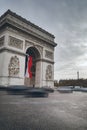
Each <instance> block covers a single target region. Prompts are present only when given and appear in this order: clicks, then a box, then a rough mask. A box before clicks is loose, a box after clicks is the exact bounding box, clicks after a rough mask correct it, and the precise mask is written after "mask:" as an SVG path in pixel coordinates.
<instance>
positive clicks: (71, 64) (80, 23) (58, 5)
mask: <svg viewBox="0 0 87 130" xmlns="http://www.w3.org/2000/svg"><path fill="white" fill-rule="evenodd" d="M8 9H10V10H12V11H13V12H15V13H17V14H18V15H20V16H22V17H23V18H26V19H27V20H29V21H30V22H32V23H34V24H35V25H37V26H39V27H41V28H43V29H45V30H46V31H48V32H49V33H52V34H53V35H54V36H55V42H56V43H58V45H57V47H56V48H55V55H54V57H55V58H54V60H55V64H54V79H56V80H60V79H76V78H77V71H79V78H87V0H44V1H43V0H0V15H2V14H3V13H4V12H6V11H7V10H8Z"/></svg>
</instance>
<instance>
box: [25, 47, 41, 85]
mask: <svg viewBox="0 0 87 130" xmlns="http://www.w3.org/2000/svg"><path fill="white" fill-rule="evenodd" d="M27 55H29V56H32V67H31V72H32V78H29V77H28V78H25V85H27V86H35V84H36V76H37V72H36V69H37V62H38V61H39V60H40V59H41V54H40V52H39V51H38V49H37V48H36V47H35V46H31V47H28V48H27V49H26V57H25V70H26V66H27V60H28V56H27Z"/></svg>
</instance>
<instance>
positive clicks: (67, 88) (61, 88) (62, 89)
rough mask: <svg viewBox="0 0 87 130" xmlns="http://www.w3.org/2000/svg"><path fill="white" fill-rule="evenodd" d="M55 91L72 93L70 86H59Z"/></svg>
mask: <svg viewBox="0 0 87 130" xmlns="http://www.w3.org/2000/svg"><path fill="white" fill-rule="evenodd" d="M57 91H58V92H60V93H72V92H73V89H72V87H71V86H60V87H58V88H57Z"/></svg>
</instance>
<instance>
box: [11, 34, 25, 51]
mask: <svg viewBox="0 0 87 130" xmlns="http://www.w3.org/2000/svg"><path fill="white" fill-rule="evenodd" d="M9 38H10V40H9V46H12V47H15V48H18V49H23V41H22V40H19V39H17V38H15V37H12V36H9Z"/></svg>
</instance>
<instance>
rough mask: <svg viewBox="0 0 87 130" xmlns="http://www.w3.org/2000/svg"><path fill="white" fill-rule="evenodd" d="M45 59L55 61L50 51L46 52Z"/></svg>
mask: <svg viewBox="0 0 87 130" xmlns="http://www.w3.org/2000/svg"><path fill="white" fill-rule="evenodd" d="M45 57H47V58H49V59H53V53H52V52H50V51H47V50H45Z"/></svg>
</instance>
